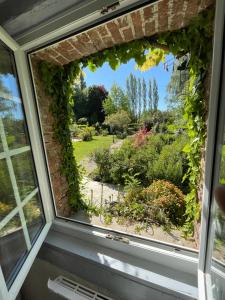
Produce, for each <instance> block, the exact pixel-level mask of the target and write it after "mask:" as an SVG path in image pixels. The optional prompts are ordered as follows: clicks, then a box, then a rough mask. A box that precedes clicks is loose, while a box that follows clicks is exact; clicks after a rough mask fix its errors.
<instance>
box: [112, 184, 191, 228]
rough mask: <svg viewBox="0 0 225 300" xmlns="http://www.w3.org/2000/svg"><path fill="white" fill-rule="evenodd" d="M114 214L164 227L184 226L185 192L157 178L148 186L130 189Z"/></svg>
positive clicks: (117, 205)
mask: <svg viewBox="0 0 225 300" xmlns="http://www.w3.org/2000/svg"><path fill="white" fill-rule="evenodd" d="M113 214H114V215H115V216H120V217H124V218H127V219H129V220H130V221H138V222H142V223H146V224H156V225H159V226H160V225H162V226H163V227H164V228H166V229H167V230H168V229H171V228H172V227H174V226H175V227H179V226H182V225H183V224H184V222H185V217H184V214H185V199H184V194H183V193H182V192H181V190H180V189H179V188H178V187H176V186H175V185H174V184H172V183H170V182H169V181H165V180H156V181H154V182H153V183H152V184H151V185H150V186H149V187H147V188H144V189H143V188H135V189H133V190H130V191H129V192H128V193H127V195H126V196H125V198H124V201H123V202H121V203H117V204H116V206H115V207H114V210H113Z"/></svg>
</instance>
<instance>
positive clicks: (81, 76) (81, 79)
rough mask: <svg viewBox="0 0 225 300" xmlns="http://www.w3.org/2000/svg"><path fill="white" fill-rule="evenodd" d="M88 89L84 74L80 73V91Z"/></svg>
mask: <svg viewBox="0 0 225 300" xmlns="http://www.w3.org/2000/svg"><path fill="white" fill-rule="evenodd" d="M85 88H86V82H85V80H84V75H83V72H80V89H81V90H84V89H85Z"/></svg>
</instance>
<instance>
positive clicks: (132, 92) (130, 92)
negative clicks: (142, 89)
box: [127, 73, 137, 119]
mask: <svg viewBox="0 0 225 300" xmlns="http://www.w3.org/2000/svg"><path fill="white" fill-rule="evenodd" d="M127 96H128V100H129V104H130V111H131V113H132V116H133V118H134V119H135V118H136V115H137V79H136V77H135V76H134V75H133V74H132V73H130V76H129V77H128V79H127Z"/></svg>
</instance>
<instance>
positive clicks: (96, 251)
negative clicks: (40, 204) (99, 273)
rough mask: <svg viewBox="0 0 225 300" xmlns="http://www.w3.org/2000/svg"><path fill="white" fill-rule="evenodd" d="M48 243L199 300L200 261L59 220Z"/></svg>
mask: <svg viewBox="0 0 225 300" xmlns="http://www.w3.org/2000/svg"><path fill="white" fill-rule="evenodd" d="M88 231H89V233H88ZM45 243H47V244H48V245H50V246H53V247H56V248H58V249H60V250H64V251H67V252H69V253H72V254H74V255H78V256H81V257H82V258H85V259H88V260H90V261H92V262H94V263H97V264H99V265H101V266H102V267H108V268H110V269H111V270H112V271H113V272H119V273H122V274H123V275H124V276H126V277H129V278H132V280H135V281H136V282H139V283H140V284H144V285H148V286H149V287H152V288H154V289H158V290H160V291H163V292H165V293H168V294H170V295H174V296H179V297H181V299H193V298H194V299H197V297H198V289H197V264H198V259H197V258H194V257H190V256H187V255H183V254H180V253H174V252H172V251H169V250H164V249H160V248H155V247H153V246H147V245H145V244H144V243H143V244H141V243H136V244H135V243H134V242H130V244H124V243H122V242H118V241H113V240H109V239H107V238H104V236H103V234H99V233H98V232H97V231H95V232H94V231H92V232H90V230H87V232H86V233H85V230H83V231H80V228H79V226H76V224H73V223H71V222H65V221H64V220H57V219H56V220H55V221H54V224H53V227H52V229H51V231H50V232H49V234H48V236H47V239H46V240H45Z"/></svg>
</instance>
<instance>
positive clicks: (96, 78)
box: [84, 54, 174, 110]
mask: <svg viewBox="0 0 225 300" xmlns="http://www.w3.org/2000/svg"><path fill="white" fill-rule="evenodd" d="M173 60H174V57H173V56H172V54H169V55H167V57H166V62H168V65H169V71H166V70H165V69H164V65H163V63H161V62H160V63H159V65H158V66H157V67H153V68H151V69H150V70H148V71H146V72H141V71H140V70H136V69H135V66H136V63H135V61H134V60H133V59H132V60H130V61H129V62H128V63H127V64H122V65H120V67H119V68H118V69H117V70H116V71H113V70H112V69H111V68H110V66H109V64H108V63H105V64H104V65H103V66H102V67H101V68H99V69H97V70H96V71H95V72H91V71H90V70H89V69H88V68H84V72H85V74H86V77H85V81H86V84H87V86H91V85H93V84H96V85H104V87H105V88H106V90H108V91H109V90H110V88H111V86H112V85H113V83H117V85H119V86H120V87H122V88H123V89H124V91H125V90H126V78H127V77H128V76H129V75H130V73H133V74H134V75H135V76H136V77H137V78H138V77H140V78H144V79H145V80H146V83H147V86H148V81H149V79H150V78H154V77H155V79H156V80H157V83H158V88H159V109H161V110H165V109H166V106H167V104H166V101H165V96H166V86H167V84H168V83H169V81H170V77H171V73H172V68H173V64H172V62H173Z"/></svg>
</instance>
